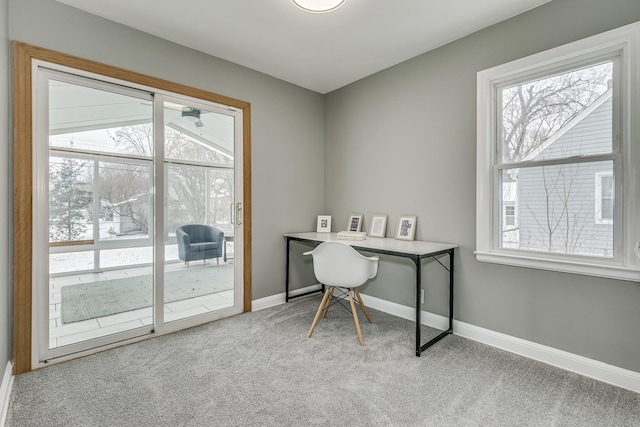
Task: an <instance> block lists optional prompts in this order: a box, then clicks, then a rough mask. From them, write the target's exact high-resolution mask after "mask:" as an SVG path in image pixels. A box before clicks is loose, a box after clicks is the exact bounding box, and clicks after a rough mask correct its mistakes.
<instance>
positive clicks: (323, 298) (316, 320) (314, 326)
mask: <svg viewBox="0 0 640 427" xmlns="http://www.w3.org/2000/svg"><path fill="white" fill-rule="evenodd" d="M328 298H329V292H325V293H324V296H323V297H322V302H321V303H320V307H318V312H317V313H316V317H315V318H314V319H313V323H312V324H311V329H309V335H307V338H311V334H313V330H314V329H315V328H316V325H317V324H318V320H320V314H321V313H322V310H323V309H324V305H325V304H326V303H327V299H328Z"/></svg>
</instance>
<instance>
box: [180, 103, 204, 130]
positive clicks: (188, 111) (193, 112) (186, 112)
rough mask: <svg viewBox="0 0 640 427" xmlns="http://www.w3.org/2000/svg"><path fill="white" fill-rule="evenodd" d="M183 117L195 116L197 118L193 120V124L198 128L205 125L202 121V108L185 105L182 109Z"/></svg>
mask: <svg viewBox="0 0 640 427" xmlns="http://www.w3.org/2000/svg"><path fill="white" fill-rule="evenodd" d="M182 117H191V118H194V119H195V120H193V124H194V125H195V126H196V127H198V128H201V127H203V126H204V123H202V120H200V110H198V109H197V108H191V107H184V108H183V109H182Z"/></svg>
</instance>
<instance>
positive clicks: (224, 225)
mask: <svg viewBox="0 0 640 427" xmlns="http://www.w3.org/2000/svg"><path fill="white" fill-rule="evenodd" d="M164 123H165V130H164V135H165V144H164V157H165V183H166V184H165V191H164V193H165V224H166V226H165V237H166V243H165V266H164V321H165V322H173V321H178V320H182V319H188V318H191V317H194V316H199V315H207V314H209V313H212V312H215V311H219V310H223V309H227V308H230V307H233V306H234V304H235V272H234V270H235V267H234V264H233V257H231V256H229V254H228V253H227V248H228V246H229V245H231V246H232V245H233V232H234V226H233V224H232V220H231V216H232V209H233V197H234V191H233V189H234V185H233V181H234V156H233V153H234V137H235V134H234V118H233V117H230V116H228V115H224V114H219V113H217V112H214V111H210V110H207V109H205V108H202V107H200V106H193V105H184V104H180V103H173V102H165V104H164Z"/></svg>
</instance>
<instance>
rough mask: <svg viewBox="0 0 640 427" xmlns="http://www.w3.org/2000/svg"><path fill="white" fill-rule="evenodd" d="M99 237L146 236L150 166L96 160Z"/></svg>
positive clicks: (116, 238) (130, 237)
mask: <svg viewBox="0 0 640 427" xmlns="http://www.w3.org/2000/svg"><path fill="white" fill-rule="evenodd" d="M98 174H99V177H98V182H99V184H98V185H99V197H100V215H99V219H98V223H99V225H100V240H121V239H140V238H147V237H149V202H150V200H151V198H150V189H151V181H150V179H151V166H150V165H146V164H142V165H141V164H131V163H119V162H99V172H98Z"/></svg>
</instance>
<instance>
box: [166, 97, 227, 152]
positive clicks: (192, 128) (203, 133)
mask: <svg viewBox="0 0 640 427" xmlns="http://www.w3.org/2000/svg"><path fill="white" fill-rule="evenodd" d="M164 120H165V157H166V158H167V159H178V160H191V161H198V162H206V163H209V164H233V150H234V145H233V144H234V140H235V139H234V132H235V130H234V118H233V116H227V115H224V114H219V113H216V112H213V111H207V110H203V109H201V108H193V107H190V106H187V105H180V104H174V103H171V102H165V108H164Z"/></svg>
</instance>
